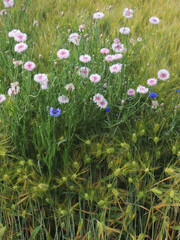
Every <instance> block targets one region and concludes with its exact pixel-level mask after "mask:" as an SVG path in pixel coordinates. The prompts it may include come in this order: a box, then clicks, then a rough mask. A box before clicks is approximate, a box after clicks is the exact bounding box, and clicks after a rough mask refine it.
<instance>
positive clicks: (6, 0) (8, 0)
mask: <svg viewBox="0 0 180 240" xmlns="http://www.w3.org/2000/svg"><path fill="white" fill-rule="evenodd" d="M3 3H4V6H5V7H6V8H10V7H13V6H14V0H3Z"/></svg>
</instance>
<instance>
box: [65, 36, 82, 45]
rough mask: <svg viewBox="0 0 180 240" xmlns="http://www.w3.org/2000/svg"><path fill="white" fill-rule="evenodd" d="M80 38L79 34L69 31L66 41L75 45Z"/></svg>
mask: <svg viewBox="0 0 180 240" xmlns="http://www.w3.org/2000/svg"><path fill="white" fill-rule="evenodd" d="M80 40H81V36H80V35H79V34H78V33H71V34H70V35H69V39H68V41H69V42H72V43H74V44H75V45H79V43H80Z"/></svg>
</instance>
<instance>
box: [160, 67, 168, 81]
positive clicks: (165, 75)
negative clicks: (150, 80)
mask: <svg viewBox="0 0 180 240" xmlns="http://www.w3.org/2000/svg"><path fill="white" fill-rule="evenodd" d="M158 78H159V79H161V80H163V81H166V80H167V79H168V78H170V73H169V72H168V71H167V70H166V69H161V70H160V71H159V72H158Z"/></svg>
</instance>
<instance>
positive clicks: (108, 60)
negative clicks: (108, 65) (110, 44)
mask: <svg viewBox="0 0 180 240" xmlns="http://www.w3.org/2000/svg"><path fill="white" fill-rule="evenodd" d="M113 60H114V55H107V56H106V57H105V61H107V62H112V61H113Z"/></svg>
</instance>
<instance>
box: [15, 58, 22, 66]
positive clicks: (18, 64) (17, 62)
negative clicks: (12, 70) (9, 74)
mask: <svg viewBox="0 0 180 240" xmlns="http://www.w3.org/2000/svg"><path fill="white" fill-rule="evenodd" d="M13 64H14V67H18V66H20V65H21V64H23V62H22V61H21V60H14V59H13Z"/></svg>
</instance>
